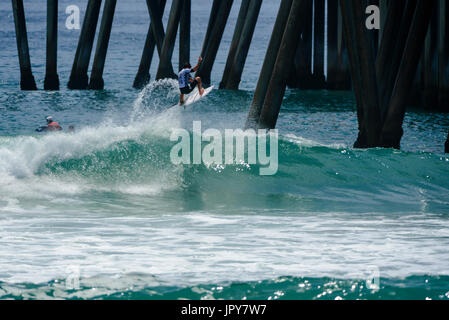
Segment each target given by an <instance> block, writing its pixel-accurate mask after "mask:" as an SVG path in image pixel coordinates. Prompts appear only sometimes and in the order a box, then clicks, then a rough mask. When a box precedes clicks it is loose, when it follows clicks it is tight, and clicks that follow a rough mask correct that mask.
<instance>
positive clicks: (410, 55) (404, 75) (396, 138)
mask: <svg viewBox="0 0 449 320" xmlns="http://www.w3.org/2000/svg"><path fill="white" fill-rule="evenodd" d="M435 4H436V0H418V4H417V7H416V10H415V15H414V16H413V22H412V25H411V27H410V32H409V35H408V37H407V44H406V47H405V50H404V54H403V58H402V61H401V64H400V68H399V71H398V76H397V80H396V84H395V86H394V90H393V94H392V97H391V100H390V104H389V108H388V112H387V116H386V118H385V123H384V125H383V128H382V133H381V138H380V146H381V147H385V148H396V149H399V148H400V143H401V138H402V135H403V129H402V123H403V121H404V115H405V109H406V98H407V95H408V94H409V90H410V88H411V86H412V84H413V80H414V76H415V74H416V69H417V67H418V63H419V59H420V57H421V52H422V48H423V45H424V42H425V38H426V35H427V30H428V27H429V23H430V19H431V16H432V12H433V8H434V7H435Z"/></svg>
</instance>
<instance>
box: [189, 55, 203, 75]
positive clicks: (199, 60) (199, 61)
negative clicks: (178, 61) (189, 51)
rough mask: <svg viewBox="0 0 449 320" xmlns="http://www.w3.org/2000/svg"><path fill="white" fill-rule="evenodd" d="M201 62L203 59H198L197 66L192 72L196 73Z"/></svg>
mask: <svg viewBox="0 0 449 320" xmlns="http://www.w3.org/2000/svg"><path fill="white" fill-rule="evenodd" d="M201 61H203V58H201V57H199V58H198V64H197V65H196V66H194V67H193V69H192V72H196V71H197V70H198V69H199V67H200V64H201Z"/></svg>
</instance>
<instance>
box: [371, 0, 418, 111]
mask: <svg viewBox="0 0 449 320" xmlns="http://www.w3.org/2000/svg"><path fill="white" fill-rule="evenodd" d="M407 2H408V3H407ZM415 8H416V0H408V1H407V0H395V1H392V2H391V3H390V5H389V7H388V12H387V13H386V14H384V15H385V16H386V18H385V25H384V28H383V32H382V34H381V35H380V37H381V39H382V41H381V43H380V47H379V52H378V55H377V60H376V75H377V79H378V84H379V99H380V108H381V116H382V118H383V117H384V115H385V113H386V110H387V108H388V102H389V98H390V95H391V90H392V86H393V85H394V81H395V80H396V75H397V69H398V67H399V66H398V64H399V63H400V59H401V58H402V53H403V51H404V46H405V39H403V40H401V39H398V35H399V33H400V32H399V29H400V28H402V31H401V33H403V34H404V33H405V37H406V36H407V35H406V33H407V32H408V29H409V28H410V22H411V18H412V17H413V13H414V10H415ZM404 11H405V13H404ZM403 16H404V17H406V18H403ZM404 20H406V22H404ZM398 24H399V26H402V27H399V28H398ZM398 41H399V42H398ZM393 61H394V62H393ZM392 69H393V70H392Z"/></svg>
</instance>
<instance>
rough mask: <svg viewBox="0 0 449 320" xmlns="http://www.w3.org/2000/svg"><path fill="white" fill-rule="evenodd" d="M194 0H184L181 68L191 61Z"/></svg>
mask: <svg viewBox="0 0 449 320" xmlns="http://www.w3.org/2000/svg"><path fill="white" fill-rule="evenodd" d="M191 11H192V0H183V7H182V12H181V19H180V22H179V67H178V70H181V69H182V68H183V65H184V63H186V62H189V61H190V29H191V26H190V24H191Z"/></svg>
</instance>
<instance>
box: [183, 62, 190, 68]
mask: <svg viewBox="0 0 449 320" xmlns="http://www.w3.org/2000/svg"><path fill="white" fill-rule="evenodd" d="M184 69H192V65H191V64H190V63H188V62H186V63H184Z"/></svg>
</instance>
